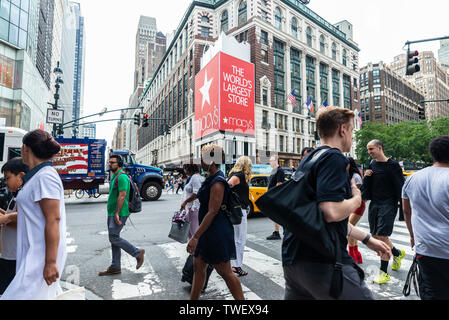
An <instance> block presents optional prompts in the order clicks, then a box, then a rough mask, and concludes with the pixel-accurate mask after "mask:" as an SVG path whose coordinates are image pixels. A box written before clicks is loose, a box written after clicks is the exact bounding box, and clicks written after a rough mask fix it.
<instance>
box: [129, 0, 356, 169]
mask: <svg viewBox="0 0 449 320" xmlns="http://www.w3.org/2000/svg"><path fill="white" fill-rule="evenodd" d="M342 30H345V31H346V33H344V32H343V31H342ZM222 32H223V33H225V34H226V36H228V37H234V38H235V39H236V40H237V41H238V42H241V43H246V44H248V45H249V50H250V59H251V62H252V63H254V65H255V94H256V96H255V128H256V136H255V138H254V137H253V138H248V137H244V136H238V135H237V136H236V142H235V144H236V145H237V154H238V155H243V154H247V155H249V156H252V157H253V158H255V159H257V160H260V156H261V155H262V154H264V153H265V152H266V151H272V152H278V153H279V156H280V159H281V165H285V166H292V165H294V166H296V165H297V164H298V160H299V153H300V151H301V150H302V148H304V147H308V146H315V145H316V144H317V141H316V140H315V113H316V110H317V109H318V107H319V106H320V105H321V104H322V103H323V102H324V101H327V103H328V105H339V106H344V107H346V108H350V109H354V108H359V92H358V79H359V73H358V52H359V49H358V46H357V44H356V43H355V42H354V41H353V39H352V25H351V24H350V23H349V22H347V21H342V22H340V23H337V24H335V25H333V24H331V23H329V22H327V21H326V20H325V19H323V18H322V17H320V16H319V15H318V14H316V13H315V12H313V11H312V10H310V9H309V8H308V7H306V6H305V5H303V4H302V3H301V2H300V1H297V0H246V1H245V0H219V1H213V0H209V1H207V0H203V1H193V2H192V3H191V5H190V6H189V8H188V9H187V12H186V13H185V15H184V17H183V19H182V21H181V22H180V24H179V27H178V29H177V30H176V32H175V34H174V37H173V40H172V41H171V43H170V44H167V45H168V47H167V51H166V53H165V55H164V57H163V58H162V60H161V63H160V64H159V66H158V68H157V70H156V72H155V74H154V76H153V78H152V79H151V80H150V81H149V82H148V83H147V86H146V87H145V90H144V92H143V94H142V97H141V103H142V105H143V106H144V111H145V112H146V113H148V114H149V115H150V117H151V118H166V119H168V124H169V125H170V126H171V132H170V133H169V134H163V132H161V127H163V121H152V122H151V125H150V127H148V128H139V129H138V150H139V151H138V153H137V160H138V161H139V162H141V163H145V164H154V165H170V164H173V163H177V162H179V161H181V160H182V159H184V158H187V157H189V155H191V154H193V155H194V156H198V154H199V147H200V145H201V144H203V143H205V142H203V143H200V144H199V143H198V142H195V141H194V139H193V137H194V130H195V128H194V122H195V121H194V109H195V108H194V93H195V87H194V86H195V85H194V83H195V75H196V74H197V73H198V72H199V71H200V69H201V58H202V57H203V55H204V53H205V52H206V51H207V50H208V49H209V48H210V47H211V46H212V45H213V43H214V42H215V41H216V40H217V39H218V38H219V36H220V34H221V33H222ZM293 90H294V92H295V96H296V106H295V108H293V107H292V104H291V102H290V101H289V100H288V95H289V93H290V92H292V91H293ZM308 97H312V99H313V104H314V106H315V112H314V113H313V114H309V112H308V110H307V108H306V107H305V103H306V101H307V99H308ZM233 137H234V135H232V136H231V137H229V136H226V133H224V134H222V135H221V136H220V135H218V136H217V137H215V138H213V139H212V140H210V141H207V142H211V141H213V142H218V143H223V146H224V147H225V152H226V153H228V154H229V153H231V152H233V151H231V150H229V148H230V147H231V146H232V144H231V143H229V142H230V140H232V139H231V138H233ZM222 140H226V141H224V142H222ZM155 159H157V162H156V161H155Z"/></svg>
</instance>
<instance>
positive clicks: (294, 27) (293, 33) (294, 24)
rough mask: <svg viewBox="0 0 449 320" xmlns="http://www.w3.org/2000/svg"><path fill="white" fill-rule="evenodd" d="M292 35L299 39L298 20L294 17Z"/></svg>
mask: <svg viewBox="0 0 449 320" xmlns="http://www.w3.org/2000/svg"><path fill="white" fill-rule="evenodd" d="M292 36H293V37H295V38H296V39H298V20H296V18H292Z"/></svg>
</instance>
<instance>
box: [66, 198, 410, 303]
mask: <svg viewBox="0 0 449 320" xmlns="http://www.w3.org/2000/svg"><path fill="white" fill-rule="evenodd" d="M180 199H181V196H180V195H172V194H166V192H165V191H164V193H163V195H162V197H161V198H160V199H159V200H158V201H155V202H143V210H142V212H140V213H137V214H132V215H131V221H128V222H127V224H126V226H125V227H124V229H123V231H122V234H121V236H122V237H123V238H124V239H126V240H128V241H129V242H131V243H132V244H134V245H135V246H137V247H139V248H144V249H145V250H146V255H145V263H144V265H143V266H142V267H141V268H140V269H139V270H137V271H136V270H135V264H136V260H135V259H134V258H132V257H130V256H129V255H128V254H126V253H125V252H122V273H121V274H120V275H115V276H107V277H99V276H98V272H99V271H101V270H105V269H106V268H107V267H108V266H109V265H110V263H111V247H110V244H109V241H108V233H107V226H106V219H107V218H106V217H107V213H106V200H107V198H106V196H101V197H100V198H99V199H80V200H77V199H74V198H73V196H72V197H71V198H70V199H68V198H66V211H67V232H68V235H67V237H68V239H67V246H68V252H69V254H68V257H67V262H66V267H65V270H64V272H63V274H62V280H63V281H65V282H66V283H69V284H74V285H79V286H83V287H85V288H86V290H87V299H107V300H116V299H117V300H121V299H148V300H180V299H188V298H189V289H190V286H189V285H188V284H186V283H182V282H181V281H180V278H181V275H180V274H181V270H182V266H183V265H184V262H185V259H186V258H187V252H186V245H185V244H180V243H177V242H175V241H173V240H172V239H170V238H168V233H169V230H170V219H171V217H172V215H173V213H174V211H176V210H177V209H178V208H179V205H180V202H181V201H180ZM366 216H367V214H365V215H364V217H363V218H362V220H361V221H360V223H359V226H360V227H361V228H362V229H364V230H368V229H369V228H368V221H367V217H366ZM131 222H132V223H131ZM272 231H273V223H272V222H271V221H270V220H269V219H268V218H266V217H263V216H258V217H253V218H250V219H249V220H248V238H247V246H246V249H245V254H244V259H243V263H244V269H245V270H247V271H248V272H249V274H248V275H247V276H245V277H241V278H240V280H241V283H242V287H243V290H244V294H245V297H246V298H247V299H251V300H259V299H262V300H282V299H283V297H284V288H285V283H284V279H283V272H282V263H281V241H268V240H266V239H265V238H266V237H267V236H268V235H270V234H271V233H272ZM281 233H282V231H281ZM392 241H393V243H394V244H395V245H396V247H398V248H400V249H404V250H406V252H407V255H406V257H405V259H404V260H403V263H402V267H401V269H400V270H399V271H397V272H395V271H391V272H390V275H391V276H392V280H391V281H390V282H389V283H388V284H385V285H377V284H374V283H372V281H371V280H372V278H373V276H374V275H376V274H377V272H378V268H379V265H380V262H379V258H378V257H377V255H376V254H375V253H373V252H371V251H369V250H368V249H367V248H366V247H365V246H364V245H363V244H361V245H360V251H361V252H362V255H363V258H364V263H363V264H362V265H361V267H362V268H363V269H364V270H365V272H366V282H367V284H368V286H369V287H370V289H371V290H372V291H373V293H374V295H375V298H376V299H382V300H398V299H418V297H416V295H414V293H413V290H412V294H411V296H409V297H408V298H405V297H404V296H403V295H402V287H403V285H404V281H405V278H406V276H407V272H408V269H409V267H410V265H411V262H412V259H413V252H412V251H411V249H410V246H409V243H408V233H407V230H406V228H405V223H404V222H400V221H397V222H396V224H395V232H394V235H393V237H392ZM389 269H390V270H391V262H390V266H389ZM201 298H202V299H208V300H223V299H226V300H227V299H232V296H231V295H230V293H229V291H228V290H227V288H226V285H225V283H224V281H223V280H222V279H221V278H220V277H219V276H218V275H217V273H216V272H213V273H212V276H211V279H210V282H209V286H208V289H207V290H206V292H205V293H204V294H203V295H202V297H201Z"/></svg>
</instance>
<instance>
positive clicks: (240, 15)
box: [238, 0, 247, 26]
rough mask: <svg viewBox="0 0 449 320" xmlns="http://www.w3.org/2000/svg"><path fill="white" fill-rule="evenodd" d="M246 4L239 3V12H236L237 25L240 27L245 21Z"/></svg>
mask: <svg viewBox="0 0 449 320" xmlns="http://www.w3.org/2000/svg"><path fill="white" fill-rule="evenodd" d="M246 12H247V3H246V0H242V1H240V4H239V11H238V25H239V26H240V25H242V24H244V23H246V21H247V14H246Z"/></svg>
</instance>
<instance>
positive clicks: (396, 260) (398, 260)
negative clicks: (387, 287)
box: [391, 250, 405, 271]
mask: <svg viewBox="0 0 449 320" xmlns="http://www.w3.org/2000/svg"><path fill="white" fill-rule="evenodd" d="M399 251H401V255H400V256H399V257H394V256H393V264H392V266H391V270H394V271H398V270H399V268H400V267H401V261H402V259H404V257H405V251H404V250H399Z"/></svg>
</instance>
